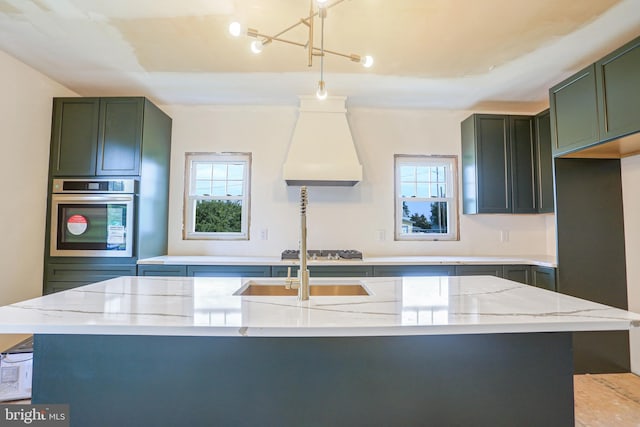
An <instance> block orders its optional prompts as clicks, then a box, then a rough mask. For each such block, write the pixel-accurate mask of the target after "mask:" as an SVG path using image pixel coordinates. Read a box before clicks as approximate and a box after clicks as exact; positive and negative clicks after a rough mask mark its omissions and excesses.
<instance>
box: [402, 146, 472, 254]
mask: <svg viewBox="0 0 640 427" xmlns="http://www.w3.org/2000/svg"><path fill="white" fill-rule="evenodd" d="M412 163H414V164H420V165H423V164H425V163H429V164H446V165H447V166H450V174H451V176H450V177H449V179H447V183H448V186H447V194H451V197H444V198H442V197H411V198H406V200H411V201H425V202H441V201H445V202H448V209H447V225H448V226H449V232H448V233H424V234H403V233H402V202H403V201H404V200H405V198H402V197H400V188H401V187H400V173H399V165H400V164H412ZM393 173H394V183H395V184H394V192H393V197H394V202H395V203H394V226H393V229H394V239H395V240H397V241H439V240H460V237H459V229H460V217H459V215H458V212H459V209H458V156H454V155H451V156H441V155H407V154H396V155H395V156H394V172H393Z"/></svg>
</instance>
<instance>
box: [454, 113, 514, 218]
mask: <svg viewBox="0 0 640 427" xmlns="http://www.w3.org/2000/svg"><path fill="white" fill-rule="evenodd" d="M510 168H511V159H510V155H509V120H508V118H507V116H497V115H488V114H474V115H472V116H470V117H468V118H467V119H466V120H464V121H463V122H462V182H463V184H462V187H463V197H462V199H463V212H464V213H465V214H475V213H509V212H511V197H510V188H509V187H510V182H509V176H510V175H511V169H510Z"/></svg>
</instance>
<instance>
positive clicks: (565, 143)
mask: <svg viewBox="0 0 640 427" xmlns="http://www.w3.org/2000/svg"><path fill="white" fill-rule="evenodd" d="M549 107H550V110H551V135H552V147H553V154H554V156H555V155H559V154H564V153H568V152H571V151H574V150H576V149H579V148H582V147H586V146H589V145H591V144H594V143H596V142H598V141H599V139H600V130H599V126H598V97H597V95H596V72H595V65H590V66H588V67H587V68H585V69H583V70H581V71H580V72H579V73H577V74H575V75H573V76H571V77H569V78H568V79H566V80H564V81H563V82H561V83H559V84H557V85H555V86H554V87H552V88H551V89H549Z"/></svg>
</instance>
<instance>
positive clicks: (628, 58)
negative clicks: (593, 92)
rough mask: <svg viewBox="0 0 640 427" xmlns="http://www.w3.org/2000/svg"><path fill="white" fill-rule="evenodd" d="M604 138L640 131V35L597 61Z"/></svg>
mask: <svg viewBox="0 0 640 427" xmlns="http://www.w3.org/2000/svg"><path fill="white" fill-rule="evenodd" d="M596 77H597V84H598V102H599V106H600V137H601V139H602V140H609V139H613V138H618V137H620V136H624V135H628V134H630V133H634V132H638V131H640V114H639V112H640V37H639V38H637V39H635V40H633V41H631V42H630V43H627V44H626V45H625V46H623V47H621V48H620V49H618V50H616V51H614V52H612V53H611V54H609V55H607V56H605V57H604V58H602V59H601V60H600V61H598V62H596Z"/></svg>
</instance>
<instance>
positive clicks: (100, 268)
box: [44, 263, 136, 294]
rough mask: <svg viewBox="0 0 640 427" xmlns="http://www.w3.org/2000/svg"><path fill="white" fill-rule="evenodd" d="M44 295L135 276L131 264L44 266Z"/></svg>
mask: <svg viewBox="0 0 640 427" xmlns="http://www.w3.org/2000/svg"><path fill="white" fill-rule="evenodd" d="M46 269H47V271H46V280H45V289H44V293H46V294H50V293H54V292H58V291H62V290H66V289H71V288H76V287H78V286H82V285H87V284H89V283H95V282H101V281H103V280H108V279H113V278H115V277H120V276H135V275H136V266H135V265H133V264H97V263H96V264H93V263H85V264H53V263H49V264H47V266H46Z"/></svg>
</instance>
